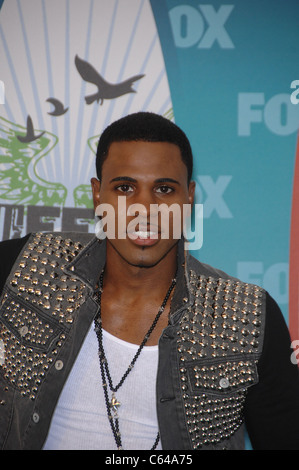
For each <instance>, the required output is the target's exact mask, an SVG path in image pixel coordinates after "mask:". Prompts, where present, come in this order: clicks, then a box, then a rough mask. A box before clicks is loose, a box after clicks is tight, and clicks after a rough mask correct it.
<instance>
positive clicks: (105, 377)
mask: <svg viewBox="0 0 299 470" xmlns="http://www.w3.org/2000/svg"><path fill="white" fill-rule="evenodd" d="M103 278H104V271H103V272H102V273H101V276H100V279H99V288H98V290H97V297H98V302H99V305H100V308H99V312H98V314H97V317H96V318H95V320H94V325H95V332H96V335H97V338H98V343H99V359H100V366H101V376H102V385H103V390H104V396H105V403H106V408H107V415H108V419H109V423H110V426H111V429H112V433H113V436H114V439H115V442H116V445H117V449H118V450H122V448H123V447H122V441H121V434H120V430H119V417H118V413H117V410H118V408H119V407H120V405H121V403H120V402H119V401H118V400H117V398H116V396H115V393H116V392H117V390H118V389H119V388H120V387H121V386H122V384H123V383H124V381H125V380H126V378H127V376H128V375H129V373H130V372H131V370H132V369H133V367H134V365H135V362H136V361H137V359H138V357H139V355H140V353H141V351H142V349H143V347H144V346H145V344H146V343H147V341H148V339H149V337H150V335H151V334H152V332H153V330H154V328H155V326H156V325H157V323H158V320H159V318H160V316H161V315H162V313H163V312H164V309H165V306H166V304H167V301H168V299H169V296H170V294H171V292H172V290H173V288H174V286H175V284H176V279H173V280H172V282H171V285H170V287H169V289H168V291H167V294H166V296H165V298H164V300H163V302H162V305H161V307H160V308H159V311H158V313H157V315H156V317H155V319H154V321H153V323H152V325H151V327H150V329H149V330H148V332H147V333H146V335H145V336H144V338H143V340H142V342H141V344H140V346H139V348H138V350H137V352H136V354H135V356H134V357H133V359H132V361H131V363H130V365H129V367H128V368H127V370H126V372H125V373H124V375H123V376H122V378H121V379H120V381H119V383H118V384H117V385H116V386H113V383H112V379H111V375H110V371H109V367H108V361H107V358H106V355H105V351H104V347H103V329H102V319H101V297H102V293H103ZM107 381H108V383H107ZM108 386H109V388H110V391H111V392H112V397H111V401H110V400H109V395H108ZM159 439H160V435H159V432H158V434H157V437H156V440H155V442H154V445H153V447H152V448H151V450H155V449H156V447H157V445H158V442H159Z"/></svg>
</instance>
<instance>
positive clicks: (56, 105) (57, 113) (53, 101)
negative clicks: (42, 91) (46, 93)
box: [46, 98, 69, 116]
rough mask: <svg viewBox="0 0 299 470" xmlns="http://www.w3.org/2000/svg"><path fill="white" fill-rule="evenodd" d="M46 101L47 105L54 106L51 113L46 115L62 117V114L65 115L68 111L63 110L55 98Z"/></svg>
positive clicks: (62, 106)
mask: <svg viewBox="0 0 299 470" xmlns="http://www.w3.org/2000/svg"><path fill="white" fill-rule="evenodd" d="M46 101H48V103H51V104H53V106H54V110H53V111H51V113H48V114H50V115H51V116H62V114H65V113H66V112H67V110H68V109H69V108H65V107H64V105H63V104H62V103H61V101H59V100H57V99H56V98H48V99H47V100H46Z"/></svg>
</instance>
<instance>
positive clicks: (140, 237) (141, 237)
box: [128, 227, 159, 246]
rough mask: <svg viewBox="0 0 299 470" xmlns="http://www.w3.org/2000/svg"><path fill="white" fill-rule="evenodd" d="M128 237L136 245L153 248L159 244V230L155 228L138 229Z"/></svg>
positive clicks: (130, 232)
mask: <svg viewBox="0 0 299 470" xmlns="http://www.w3.org/2000/svg"><path fill="white" fill-rule="evenodd" d="M128 237H129V238H130V239H131V240H132V242H133V243H135V244H136V245H141V246H151V245H154V244H155V243H157V242H158V239H159V230H158V228H153V227H150V228H149V227H138V230H130V231H128Z"/></svg>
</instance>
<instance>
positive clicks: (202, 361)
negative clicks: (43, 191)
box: [0, 113, 299, 450]
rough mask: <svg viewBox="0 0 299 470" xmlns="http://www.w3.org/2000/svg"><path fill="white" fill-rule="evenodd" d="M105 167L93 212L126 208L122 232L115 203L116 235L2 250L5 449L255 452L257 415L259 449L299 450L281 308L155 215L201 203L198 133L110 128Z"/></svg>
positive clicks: (149, 126) (71, 236) (162, 123)
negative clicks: (202, 257) (193, 136)
mask: <svg viewBox="0 0 299 470" xmlns="http://www.w3.org/2000/svg"><path fill="white" fill-rule="evenodd" d="M96 166H97V176H98V179H96V178H93V179H92V190H93V199H94V206H95V209H96V213H99V212H98V210H99V209H100V208H101V207H105V208H106V209H107V208H110V207H111V208H113V211H114V217H113V218H112V219H113V220H112V222H113V223H114V227H113V229H115V234H116V235H115V236H112V235H111V233H112V234H113V232H114V230H112V231H111V232H109V229H110V228H111V227H108V225H109V223H110V224H111V218H110V219H109V220H110V222H109V220H108V219H105V217H104V213H101V216H102V223H103V227H102V234H101V235H99V237H100V238H101V239H102V240H98V239H97V238H95V237H93V236H91V235H88V234H80V233H68V234H58V233H52V234H41V233H38V234H31V235H29V236H27V237H25V238H24V239H22V240H11V241H6V242H3V243H2V244H1V245H0V250H1V259H2V262H1V286H0V288H1V290H2V306H1V310H0V319H1V324H0V325H1V326H0V328H1V329H0V338H1V342H2V355H1V360H0V364H1V367H0V371H1V386H0V403H1V405H2V406H1V407H0V408H1V410H0V413H1V415H0V416H1V418H0V419H1V429H0V442H1V447H2V448H4V449H111V450H113V449H167V450H170V449H173V450H176V449H177V450H188V449H208V450H210V449H211V450H214V449H242V448H244V426H245V425H246V428H247V430H248V433H249V436H250V438H251V442H252V446H253V448H254V449H299V432H298V422H299V421H298V420H299V384H298V368H297V366H296V365H294V364H292V362H291V360H290V355H291V349H290V339H289V334H288V330H287V327H286V325H285V323H284V320H283V317H282V314H281V312H280V311H279V308H278V307H277V305H276V303H275V302H274V300H273V299H272V298H271V297H270V296H269V294H268V293H267V292H265V291H264V290H263V289H261V288H260V287H257V286H253V285H248V284H244V283H242V282H240V281H238V280H236V279H233V278H231V277H230V276H228V275H227V274H225V273H223V272H221V271H219V270H216V269H214V268H212V267H210V266H208V265H204V264H202V263H200V262H199V261H197V260H195V259H194V258H193V257H192V256H190V254H188V252H187V251H186V250H185V244H184V238H183V237H182V238H181V237H180V239H178V238H176V237H175V236H174V229H173V228H171V227H169V234H168V236H167V237H164V236H163V230H164V229H163V228H162V222H163V220H162V219H163V217H162V215H161V213H160V214H159V215H158V216H157V217H156V218H153V219H151V218H150V213H151V209H152V208H153V207H154V208H157V206H160V205H163V204H164V207H170V206H175V207H178V208H180V209H183V207H184V206H185V205H192V204H193V202H194V183H193V182H192V181H191V174H192V152H191V148H190V144H189V142H188V139H187V138H186V136H185V134H184V133H183V132H182V131H181V130H180V129H179V128H178V127H177V126H176V125H175V124H173V123H171V122H170V121H168V120H166V119H164V118H162V117H161V116H157V115H155V114H152V113H137V114H133V115H130V116H127V117H125V118H122V119H120V120H119V121H117V122H115V123H113V124H112V125H111V126H109V127H108V128H107V129H106V130H105V131H104V132H103V134H102V136H101V138H100V141H99V145H98V150H97V160H96ZM120 198H125V202H126V208H128V211H127V212H126V215H125V231H124V230H123V227H121V216H123V214H122V213H121V211H120V210H119V200H120ZM135 204H139V205H140V206H141V211H140V213H139V219H138V226H136V224H135V225H134V217H136V212H135V209H134V208H136V206H135ZM130 208H131V209H130ZM107 210H108V209H107ZM181 213H182V212H181ZM156 215H157V214H156ZM174 218H175V217H174V215H173V216H172V215H171V213H170V212H169V225H172V223H173V222H176V223H179V225H180V233H181V234H182V232H183V224H184V220H183V217H181V218H180V219H179V221H178V220H176V221H174ZM107 220H108V222H107ZM104 221H105V223H104ZM153 221H154V222H153ZM132 222H133V223H132ZM129 226H130V230H129ZM105 234H106V235H107V236H106V238H105ZM109 234H110V235H109ZM103 235H104V236H103Z"/></svg>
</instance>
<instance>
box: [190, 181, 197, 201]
mask: <svg viewBox="0 0 299 470" xmlns="http://www.w3.org/2000/svg"><path fill="white" fill-rule="evenodd" d="M195 186H196V183H195V181H190V183H189V196H188V199H189V204H191V207H193V204H194V198H195Z"/></svg>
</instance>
